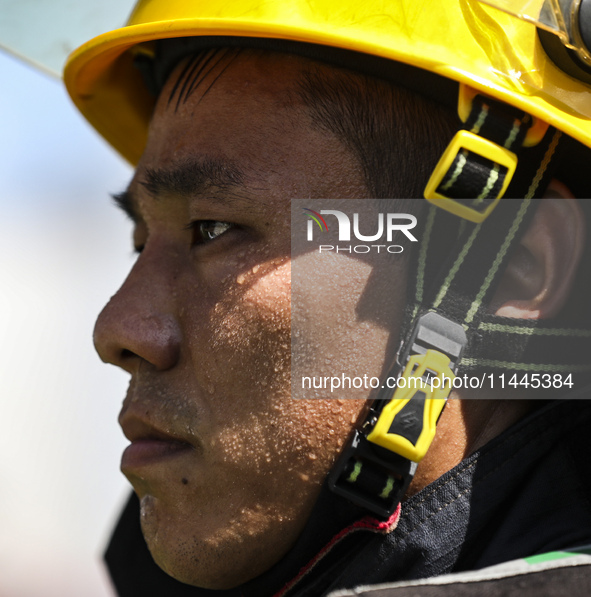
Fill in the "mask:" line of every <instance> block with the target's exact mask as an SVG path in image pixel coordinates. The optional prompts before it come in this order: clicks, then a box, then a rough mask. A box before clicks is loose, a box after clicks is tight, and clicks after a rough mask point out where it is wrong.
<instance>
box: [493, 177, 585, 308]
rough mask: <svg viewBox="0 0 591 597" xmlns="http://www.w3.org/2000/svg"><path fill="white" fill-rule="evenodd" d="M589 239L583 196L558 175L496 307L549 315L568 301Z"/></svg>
mask: <svg viewBox="0 0 591 597" xmlns="http://www.w3.org/2000/svg"><path fill="white" fill-rule="evenodd" d="M584 244H585V218H584V216H583V213H582V210H581V207H580V205H579V203H578V201H577V200H576V199H575V198H574V197H573V196H572V194H571V192H570V191H569V189H568V188H567V187H566V186H565V185H563V184H562V183H560V182H558V181H556V180H553V181H552V182H551V183H550V186H549V187H548V191H547V192H546V195H545V198H544V199H541V200H540V205H539V207H538V209H537V212H536V214H535V216H534V218H533V221H532V223H531V225H530V227H529V228H528V230H527V231H526V233H525V235H524V236H523V238H522V240H521V243H520V244H519V246H518V247H517V249H516V251H515V253H514V254H513V256H512V257H511V260H510V262H509V265H508V266H507V269H506V271H505V274H504V276H503V279H502V281H501V283H500V285H499V288H498V289H497V292H496V294H495V296H494V299H493V301H492V302H491V307H492V310H493V312H494V313H495V314H496V315H500V316H502V317H512V318H518V319H549V318H552V317H554V316H555V315H556V314H557V313H558V312H559V311H560V310H561V309H562V307H563V306H564V304H565V302H566V299H567V298H568V296H569V294H570V291H571V287H572V284H573V282H574V280H575V277H576V271H577V266H578V265H579V261H580V259H581V255H582V253H583V248H584Z"/></svg>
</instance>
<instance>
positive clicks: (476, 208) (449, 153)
mask: <svg viewBox="0 0 591 597" xmlns="http://www.w3.org/2000/svg"><path fill="white" fill-rule="evenodd" d="M467 152H472V153H475V154H478V155H480V156H482V157H484V158H486V159H488V160H490V161H491V162H494V163H495V164H497V165H498V166H502V167H503V168H505V169H506V173H505V177H504V180H503V184H502V186H501V188H500V191H499V192H498V194H497V196H496V198H495V199H494V201H492V202H489V203H488V204H486V203H485V202H484V199H487V198H489V197H488V192H489V189H488V187H487V184H491V186H492V185H493V184H494V183H495V182H496V179H495V176H498V174H499V172H498V170H496V171H495V170H494V169H493V170H492V171H491V174H490V183H489V181H487V183H486V184H485V185H484V187H483V188H482V189H481V193H480V196H477V197H475V198H474V199H473V201H472V204H471V205H470V204H467V203H460V202H459V201H456V200H455V199H453V198H451V197H447V196H446V195H445V194H444V193H445V189H444V188H442V184H441V183H442V181H443V179H444V178H445V177H446V176H447V175H448V173H449V171H450V168H451V167H452V165H453V163H454V161H455V160H456V157H458V156H460V157H462V156H464V155H467ZM465 163H466V160H465V159H464V160H463V161H462V160H461V159H460V160H458V162H457V163H456V166H455V170H454V172H452V173H451V179H450V180H451V181H452V182H453V180H455V179H457V178H458V177H459V176H460V175H461V173H462V168H463V167H464V165H465ZM516 168H517V156H516V155H515V154H514V153H513V152H512V151H509V150H508V149H505V148H504V147H501V146H500V145H497V144H496V143H493V142H492V141H489V140H488V139H485V138H484V137H479V136H478V135H475V134H474V133H471V132H469V131H464V130H462V131H458V132H457V133H456V134H455V135H454V138H453V139H452V140H451V142H450V144H449V145H448V146H447V149H446V150H445V151H444V152H443V155H442V156H441V159H440V160H439V162H438V163H437V166H435V169H434V170H433V173H432V174H431V178H429V182H428V183H427V186H426V187H425V199H427V201H430V202H431V203H433V204H434V205H436V206H437V207H440V208H441V209H445V210H446V211H449V212H451V213H452V214H454V215H456V216H458V217H460V218H463V219H465V220H468V221H470V222H475V223H477V224H478V223H480V222H483V221H484V220H485V219H486V218H487V217H488V216H489V215H490V213H491V212H492V211H493V209H494V208H495V207H496V205H497V203H498V202H499V200H500V199H501V197H502V196H503V195H504V194H505V191H506V190H507V187H508V186H509V183H510V182H511V179H512V178H513V174H515V169H516ZM484 206H486V207H484ZM483 207H484V208H483ZM482 208H483V209H482Z"/></svg>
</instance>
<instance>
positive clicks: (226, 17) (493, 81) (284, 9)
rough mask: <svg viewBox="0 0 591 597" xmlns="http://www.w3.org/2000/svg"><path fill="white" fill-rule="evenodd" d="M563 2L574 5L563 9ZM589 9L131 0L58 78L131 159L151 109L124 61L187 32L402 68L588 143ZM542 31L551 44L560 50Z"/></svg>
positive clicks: (455, 0)
mask: <svg viewBox="0 0 591 597" xmlns="http://www.w3.org/2000/svg"><path fill="white" fill-rule="evenodd" d="M491 4H492V5H495V6H494V7H493V6H491ZM564 4H568V5H569V6H570V5H572V7H574V8H573V10H575V9H576V10H575V12H574V13H572V11H570V12H569V11H568V10H566V9H562V10H561V9H560V6H561V5H564ZM579 4H580V5H581V6H580V7H579ZM589 5H591V1H589V0H367V1H365V2H361V3H359V2H353V1H352V0H338V1H336V0H312V1H310V0H280V1H277V2H260V1H259V0H208V1H207V2H205V1H202V2H195V1H191V0H140V1H139V2H138V3H137V5H136V7H135V9H134V12H133V13H132V15H131V17H130V19H129V23H128V25H127V26H126V27H123V28H121V29H116V30H114V31H111V32H109V33H105V34H103V35H100V36H99V37H96V38H95V39H92V40H91V41H89V42H87V43H86V44H84V45H83V46H81V47H80V48H79V49H78V50H76V51H75V52H74V53H73V54H72V55H71V56H70V58H69V60H68V63H67V65H66V69H65V73H64V79H65V83H66V86H67V89H68V91H69V93H70V95H71V97H72V99H73V101H74V103H75V104H76V106H77V107H78V108H79V110H80V111H81V112H82V114H83V115H84V116H85V117H86V118H87V120H88V121H89V122H90V123H91V124H92V126H94V127H95V128H96V130H97V131H98V132H99V133H100V134H101V135H102V136H103V137H104V138H105V139H106V140H107V141H108V142H109V143H110V144H111V145H113V147H115V149H117V151H119V153H121V154H122V155H123V156H124V157H125V158H126V159H127V160H128V161H130V162H131V163H132V164H135V163H137V161H138V160H139V158H140V156H141V154H142V151H143V148H144V145H145V142H146V134H147V128H148V122H149V119H150V116H151V113H152V108H153V104H154V98H153V97H152V96H150V95H149V94H148V93H147V92H146V90H145V85H144V83H143V80H142V75H141V74H140V72H139V71H138V70H137V69H136V68H134V66H133V62H134V56H135V54H137V52H142V51H143V52H150V51H151V45H153V42H155V41H156V40H160V39H167V38H176V37H194V36H239V37H255V38H273V39H281V40H292V41H297V42H307V43H313V44H319V45H325V46H331V47H336V48H343V49H348V50H354V51H357V52H362V53H365V54H369V55H374V56H379V57H383V58H388V59H391V60H395V61H398V62H402V63H406V64H409V65H412V66H415V67H418V68H421V69H425V70H427V71H431V72H433V73H436V74H438V75H442V76H444V77H447V78H450V79H453V80H455V81H458V82H459V83H463V84H465V85H466V86H469V87H470V88H473V89H476V90H479V91H480V92H483V93H485V94H487V95H489V96H492V97H494V98H497V99H498V100H501V101H503V102H505V103H508V104H511V105H513V106H515V107H517V108H519V109H521V110H523V111H525V112H527V113H529V114H530V115H532V116H533V117H535V118H537V119H540V120H541V121H543V122H545V123H548V124H550V125H551V126H554V127H556V128H557V129H559V130H561V131H563V132H564V133H566V134H567V135H570V136H571V137H573V138H575V139H577V140H578V141H580V142H581V143H583V144H585V145H587V146H589V147H591V74H590V73H591V67H589V66H588V63H589V64H591V60H590V59H589V56H588V51H587V49H586V44H585V40H588V39H589V38H591V32H590V31H589V29H591V22H590V21H591V19H588V20H585V18H586V15H587V12H591V6H589ZM499 9H501V10H499ZM550 9H552V10H550ZM569 10H570V9H569ZM573 15H574V16H573ZM578 15H583V17H585V18H583V17H579V16H578ZM542 30H543V31H544V33H543V35H542V36H541V35H539V32H540V31H542ZM547 30H554V33H557V34H558V35H557V36H554V35H553V34H549V33H547ZM544 35H545V37H546V40H547V39H548V37H550V38H552V39H555V40H558V42H557V44H556V43H554V46H556V45H558V48H559V50H557V51H555V50H553V49H552V47H554V46H552V43H549V42H548V41H546V42H544ZM541 38H542V40H541ZM551 46H552V47H551ZM560 51H561V52H562V53H563V54H564V56H566V58H564V56H563V57H562V58H561V57H560V56H559V54H560ZM548 52H549V53H550V54H554V55H553V60H552V59H550V57H549V56H548ZM565 62H567V63H569V64H568V65H567V66H565ZM557 63H561V66H562V67H558V66H557ZM564 69H566V70H568V71H569V72H570V74H567V73H566V72H565V70H564Z"/></svg>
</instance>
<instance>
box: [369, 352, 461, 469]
mask: <svg viewBox="0 0 591 597" xmlns="http://www.w3.org/2000/svg"><path fill="white" fill-rule="evenodd" d="M449 365H450V360H449V358H448V357H447V356H446V355H444V354H443V353H441V352H439V351H437V350H428V351H427V352H426V354H418V355H414V356H411V357H410V359H409V360H408V363H407V365H406V368H405V369H404V373H403V374H402V376H401V377H400V378H399V379H398V382H397V388H396V391H395V392H394V395H393V396H392V399H391V400H390V401H389V402H388V404H386V406H385V407H384V408H383V409H382V411H381V413H380V415H379V417H378V420H377V422H376V424H375V426H374V428H373V429H372V431H371V432H370V433H369V434H368V435H367V439H368V440H369V441H370V442H373V443H374V444H377V445H379V446H382V447H383V448H386V449H387V450H390V451H392V452H395V453H396V454H400V455H401V456H403V457H404V458H408V459H409V460H412V461H413V462H420V461H421V459H422V458H423V457H424V456H425V454H426V453H427V450H428V449H429V446H430V445H431V442H432V441H433V438H434V437H435V428H436V425H437V420H438V419H439V415H440V414H441V411H442V410H443V407H444V406H445V401H446V400H447V397H448V396H449V393H450V391H451V388H452V386H453V380H454V379H455V375H454V374H453V372H452V370H451V369H450V367H449Z"/></svg>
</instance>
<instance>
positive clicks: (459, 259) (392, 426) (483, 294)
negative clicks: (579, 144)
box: [329, 92, 591, 518]
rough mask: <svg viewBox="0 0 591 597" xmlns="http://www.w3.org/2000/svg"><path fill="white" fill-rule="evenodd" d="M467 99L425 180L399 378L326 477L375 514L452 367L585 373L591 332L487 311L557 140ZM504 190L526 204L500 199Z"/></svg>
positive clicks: (421, 434) (399, 481) (411, 461)
mask: <svg viewBox="0 0 591 597" xmlns="http://www.w3.org/2000/svg"><path fill="white" fill-rule="evenodd" d="M468 95H470V94H469V92H468ZM469 104H470V105H469V110H468V111H467V112H466V114H467V116H465V117H464V118H463V120H464V122H465V125H464V128H463V129H462V131H460V132H459V133H458V134H457V135H456V136H455V137H454V139H453V140H452V142H451V143H450V145H449V147H448V148H447V150H446V151H445V152H444V155H443V157H442V160H441V161H440V162H439V164H438V165H437V167H436V168H435V170H434V172H433V175H432V177H431V180H430V181H429V184H428V185H427V191H426V196H427V199H428V200H429V201H430V203H431V205H430V206H429V208H428V210H427V212H426V215H425V217H424V218H423V223H422V224H423V230H422V234H421V245H420V247H419V249H418V251H416V254H415V256H414V263H413V264H412V265H413V267H411V270H410V271H415V272H416V276H414V277H413V278H412V279H411V280H410V286H411V287H410V300H409V302H408V305H407V312H406V317H405V321H406V326H405V329H404V330H403V333H402V337H403V338H404V340H403V342H402V344H401V348H400V350H399V352H398V355H397V359H396V363H395V365H394V367H393V368H392V369H391V370H390V371H389V372H388V374H387V377H389V378H392V377H394V378H398V379H399V382H400V381H401V380H402V378H404V381H403V383H398V384H397V386H398V387H397V389H394V390H389V389H387V388H385V389H383V390H381V392H380V393H379V394H378V395H377V398H376V400H375V401H374V402H373V405H372V408H371V410H370V412H369V414H368V416H367V418H366V420H365V422H364V424H363V425H362V426H361V428H360V429H357V430H356V431H355V433H354V436H353V438H352V439H351V441H350V443H349V445H348V446H347V447H346V449H345V450H344V451H343V453H342V455H341V458H340V459H339V461H338V462H337V464H336V466H335V467H334V469H333V470H332V472H331V474H330V476H329V486H330V487H331V489H332V490H333V491H334V492H335V493H337V494H339V495H341V496H343V497H345V498H347V499H349V500H351V501H353V502H354V503H357V504H358V505H361V506H363V507H365V508H367V509H368V510H370V511H371V512H373V513H374V514H376V515H378V516H380V517H386V518H387V517H388V516H389V515H391V514H392V513H393V512H394V511H395V509H396V508H397V506H398V504H399V503H400V500H401V499H402V497H403V495H404V493H405V491H406V489H407V487H408V485H409V483H410V481H411V480H412V477H413V475H414V472H415V470H416V467H417V464H418V462H420V460H421V459H422V458H423V456H424V455H425V453H426V451H427V450H428V448H429V445H430V443H431V441H432V439H433V437H434V436H435V424H436V422H437V420H438V417H439V415H440V414H441V412H442V410H443V407H444V405H445V402H446V399H447V398H448V396H449V394H450V392H451V389H452V387H453V379H454V376H455V374H456V373H457V372H458V371H459V372H461V373H462V374H463V373H468V374H469V375H470V376H471V377H478V378H479V379H481V380H482V385H481V386H480V387H490V386H491V385H492V384H491V383H490V379H493V383H494V376H495V375H497V374H503V373H504V374H507V375H506V382H509V380H510V375H509V374H514V373H519V377H520V378H521V376H522V375H523V374H534V373H535V374H537V375H538V376H543V375H547V376H549V377H550V378H552V379H553V375H554V374H556V373H563V374H575V373H578V374H583V375H589V374H590V373H591V364H590V363H589V359H588V355H589V354H590V353H591V328H588V329H580V328H577V329H576V330H575V329H563V328H559V327H556V326H555V325H552V323H553V322H552V321H551V320H550V321H543V320H517V319H507V318H502V317H497V316H494V315H491V314H490V313H488V312H487V305H488V304H489V302H490V299H491V298H492V296H493V293H494V291H495V289H496V287H497V284H498V282H499V281H500V279H501V277H502V275H503V273H504V270H505V267H506V265H507V262H508V260H509V258H510V256H511V253H512V250H513V248H514V247H515V246H516V245H517V244H518V243H519V241H520V239H521V236H522V235H523V233H524V232H525V230H526V229H527V227H528V225H529V223H530V221H531V219H532V217H533V214H534V212H535V208H536V205H537V202H536V201H535V199H536V198H539V197H541V196H542V195H543V193H544V191H545V189H546V186H547V184H548V182H549V180H550V178H551V173H552V171H553V163H554V159H555V156H556V154H557V149H558V145H559V141H560V136H561V134H560V132H558V131H556V130H555V129H553V128H551V127H548V126H546V125H544V124H540V123H536V122H535V120H534V119H532V118H531V117H530V116H529V115H527V114H525V113H523V112H521V111H519V110H517V109H515V108H512V107H510V106H506V105H504V104H501V103H500V102H496V101H494V100H491V99H490V98H487V97H484V96H482V95H478V94H472V95H471V96H470V102H469ZM460 112H461V110H460ZM475 138H476V141H475V140H474V139H475ZM480 139H483V140H484V142H483V143H481V142H480ZM499 149H502V150H505V151H501V152H499V151H498V150H499ZM508 153H510V154H513V155H512V156H509V160H507V154H508ZM499 156H500V157H499ZM503 194H505V195H507V196H508V197H523V199H502V200H501V196H503ZM458 225H459V226H458ZM458 227H459V232H458ZM446 233H447V234H448V235H456V234H457V241H456V242H455V244H454V246H453V248H452V249H451V251H449V254H448V257H447V259H446V260H445V262H444V264H443V265H441V247H440V246H439V245H438V243H437V242H436V241H435V238H436V236H437V235H442V234H443V235H445V234H446ZM490 376H493V377H490ZM538 379H541V378H540V377H538ZM561 379H563V378H561ZM564 379H565V381H566V383H565V384H564V385H565V387H569V386H570V387H572V385H573V382H572V379H573V378H572V375H571V378H570V383H569V382H568V377H565V378H564ZM445 380H449V381H447V382H445ZM561 383H562V382H561ZM486 384H488V385H486ZM505 387H509V386H508V385H507V386H505ZM539 387H548V386H541V385H540V386H539ZM551 387H555V388H556V387H557V386H556V385H554V386H551Z"/></svg>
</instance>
